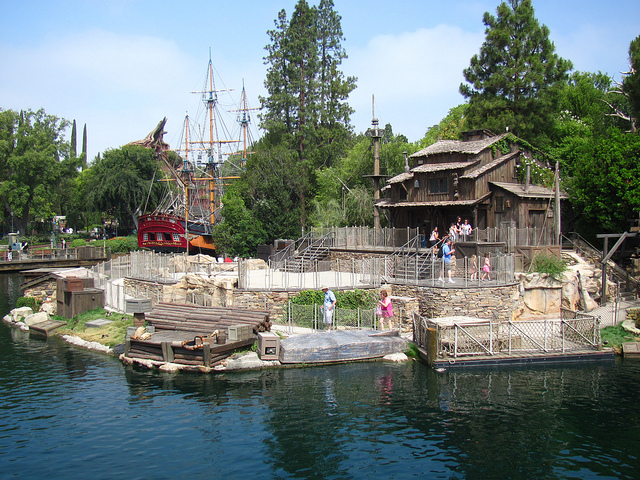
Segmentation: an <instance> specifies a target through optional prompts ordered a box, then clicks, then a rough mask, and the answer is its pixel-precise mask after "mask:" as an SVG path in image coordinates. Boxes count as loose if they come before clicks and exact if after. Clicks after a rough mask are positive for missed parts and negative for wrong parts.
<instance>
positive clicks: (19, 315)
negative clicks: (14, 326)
mask: <svg viewBox="0 0 640 480" xmlns="http://www.w3.org/2000/svg"><path fill="white" fill-rule="evenodd" d="M32 313H33V310H31V307H20V308H14V309H13V310H11V316H12V317H13V322H14V323H16V322H20V321H22V319H23V318H25V317H28V316H29V315H31V314H32Z"/></svg>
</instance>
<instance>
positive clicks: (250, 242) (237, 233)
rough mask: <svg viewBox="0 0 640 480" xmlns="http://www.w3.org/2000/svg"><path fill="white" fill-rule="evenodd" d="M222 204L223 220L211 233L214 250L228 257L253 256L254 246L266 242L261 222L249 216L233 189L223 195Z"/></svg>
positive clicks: (237, 193)
mask: <svg viewBox="0 0 640 480" xmlns="http://www.w3.org/2000/svg"><path fill="white" fill-rule="evenodd" d="M222 203H223V205H224V206H223V208H222V216H223V218H224V220H223V221H222V222H220V223H218V224H217V225H215V227H214V231H213V233H212V239H213V243H214V244H215V246H216V250H217V251H220V252H221V253H224V254H226V255H229V256H236V255H238V256H241V257H251V256H253V255H254V254H255V251H256V245H258V244H260V243H263V242H265V241H266V235H265V232H264V229H263V228H262V222H261V221H260V220H258V219H254V218H253V217H252V216H251V212H250V211H249V210H248V209H247V207H246V206H245V204H244V200H243V199H242V196H241V195H240V193H239V192H238V191H237V189H235V188H231V189H229V190H228V191H227V193H225V194H224V196H223V197H222Z"/></svg>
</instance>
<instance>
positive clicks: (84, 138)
mask: <svg viewBox="0 0 640 480" xmlns="http://www.w3.org/2000/svg"><path fill="white" fill-rule="evenodd" d="M80 160H81V165H82V170H84V169H85V168H87V124H86V123H85V124H84V128H83V129H82V154H81V156H80Z"/></svg>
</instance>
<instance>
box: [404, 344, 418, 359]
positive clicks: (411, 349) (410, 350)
mask: <svg viewBox="0 0 640 480" xmlns="http://www.w3.org/2000/svg"><path fill="white" fill-rule="evenodd" d="M404 354H405V355H406V356H407V357H409V358H419V355H418V347H417V346H416V344H415V343H411V342H409V345H408V346H407V350H406V351H405V352H404Z"/></svg>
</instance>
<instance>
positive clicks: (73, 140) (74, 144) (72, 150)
mask: <svg viewBox="0 0 640 480" xmlns="http://www.w3.org/2000/svg"><path fill="white" fill-rule="evenodd" d="M77 151H78V140H77V136H76V121H75V120H74V121H73V125H72V127H71V145H70V152H69V153H70V155H71V157H76V156H77Z"/></svg>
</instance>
